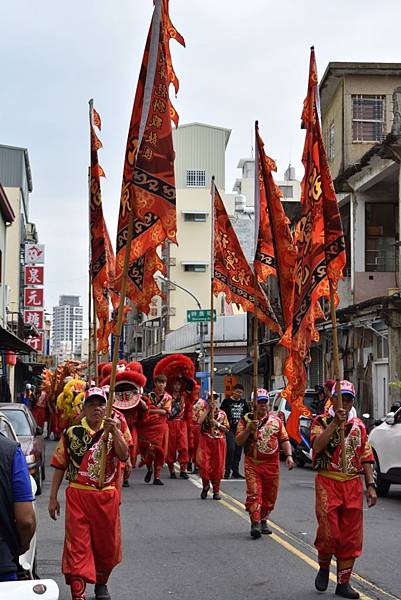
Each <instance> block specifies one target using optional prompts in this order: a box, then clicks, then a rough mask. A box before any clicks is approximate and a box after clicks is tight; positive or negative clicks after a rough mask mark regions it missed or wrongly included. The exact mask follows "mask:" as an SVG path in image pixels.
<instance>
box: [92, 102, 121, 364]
mask: <svg viewBox="0 0 401 600" xmlns="http://www.w3.org/2000/svg"><path fill="white" fill-rule="evenodd" d="M89 125H90V139H91V166H90V206H89V221H90V237H91V264H90V271H91V278H92V287H93V295H94V298H95V305H96V315H97V318H98V320H99V327H98V331H97V335H98V344H97V345H98V351H99V352H102V353H107V352H108V346H109V341H108V334H107V333H106V332H107V324H108V322H109V316H110V300H109V296H110V286H111V282H112V281H113V280H114V269H115V258H114V252H113V248H112V245H111V242H110V237H109V233H108V231H107V227H106V222H105V220H104V216H103V207H102V194H101V189H100V177H101V176H104V172H103V169H102V168H101V166H100V165H99V161H98V155H97V151H98V149H99V148H101V147H102V144H101V142H100V140H99V138H98V137H97V135H96V133H95V126H99V125H100V117H99V114H98V113H97V112H96V111H95V110H94V108H93V102H92V101H91V102H90V111H89Z"/></svg>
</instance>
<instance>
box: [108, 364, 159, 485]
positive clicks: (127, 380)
mask: <svg viewBox="0 0 401 600" xmlns="http://www.w3.org/2000/svg"><path fill="white" fill-rule="evenodd" d="M111 366H112V363H107V364H106V365H105V366H104V367H103V369H102V377H103V379H102V380H101V382H100V385H101V387H106V386H109V385H110V379H111ZM145 384H146V377H145V376H144V375H143V372H142V365H141V364H140V363H138V362H131V363H127V364H125V363H120V364H119V365H118V367H117V372H116V383H115V393H114V402H113V407H114V408H115V409H116V410H118V411H121V412H122V414H123V416H124V417H125V420H126V422H127V425H128V427H129V430H130V432H131V437H132V445H131V446H130V449H129V450H130V460H129V461H127V463H125V468H124V473H123V486H124V487H128V486H129V476H130V474H131V470H132V469H133V468H135V465H136V461H137V457H138V449H139V446H138V431H137V426H138V424H139V423H142V422H145V421H146V419H147V417H148V409H149V406H148V402H147V401H146V398H144V397H143V396H142V392H143V387H144V386H145Z"/></svg>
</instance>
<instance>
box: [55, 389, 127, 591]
mask: <svg viewBox="0 0 401 600" xmlns="http://www.w3.org/2000/svg"><path fill="white" fill-rule="evenodd" d="M105 407H106V393H105V391H104V390H102V389H101V388H97V387H94V388H89V390H88V391H87V392H86V393H85V400H84V406H83V415H84V416H83V418H82V420H81V422H80V424H79V425H73V426H72V427H70V428H69V429H67V430H66V432H65V433H64V434H63V436H62V437H61V439H60V442H59V444H58V446H57V448H56V450H55V452H54V455H53V457H52V461H51V465H52V467H54V473H53V481H52V486H51V491H50V499H49V514H50V516H51V518H52V519H54V520H56V519H57V515H59V514H60V504H59V502H58V499H57V494H58V490H59V488H60V485H61V482H62V480H63V477H64V473H65V471H67V479H68V481H69V486H68V488H67V490H66V516H65V540H64V552H63V567H62V568H63V573H64V576H65V579H66V582H67V584H69V585H70V586H71V595H72V598H73V600H85V599H86V595H85V588H86V584H87V583H94V584H95V595H96V600H110V594H109V591H108V589H107V581H108V578H109V576H110V573H111V571H112V569H113V568H114V567H115V566H116V565H117V564H118V563H119V562H120V561H121V530H120V511H119V504H120V495H119V492H118V490H117V489H116V479H117V477H118V472H119V466H120V461H124V462H125V461H127V460H128V444H127V440H130V437H131V436H130V433H129V430H128V428H127V429H126V432H125V435H123V434H122V433H121V431H120V430H119V429H118V427H117V421H116V420H114V419H113V418H108V419H105V418H104V414H105ZM104 437H105V438H106V439H107V455H106V476H105V486H104V487H103V488H102V489H99V488H98V481H99V470H100V457H101V451H102V450H101V449H102V446H103V438H104ZM105 542H106V543H105Z"/></svg>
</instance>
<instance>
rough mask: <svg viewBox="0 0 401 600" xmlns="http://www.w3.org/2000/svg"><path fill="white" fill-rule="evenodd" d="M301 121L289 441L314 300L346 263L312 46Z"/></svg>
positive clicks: (312, 328) (312, 331)
mask: <svg viewBox="0 0 401 600" xmlns="http://www.w3.org/2000/svg"><path fill="white" fill-rule="evenodd" d="M302 122H303V124H304V126H305V127H306V137H305V146H304V151H303V156H302V162H303V164H304V166H305V175H304V179H303V182H302V198H301V202H302V213H301V218H300V220H299V222H298V224H297V228H296V236H295V237H296V245H297V251H298V256H297V262H296V267H295V273H294V277H295V286H294V308H293V320H292V326H291V327H288V328H287V331H286V332H285V335H284V337H283V340H282V343H283V345H285V346H286V347H287V348H288V349H289V357H288V359H287V362H286V365H285V375H286V376H287V379H288V385H287V388H286V390H285V393H284V394H283V395H285V396H286V397H287V398H288V400H289V401H290V402H291V404H292V408H291V417H290V419H289V421H288V424H287V425H288V431H289V433H290V435H291V436H292V437H294V438H295V439H297V438H298V439H299V432H298V422H299V415H300V414H301V413H302V411H304V410H305V407H304V406H303V396H304V391H305V388H306V382H307V377H306V369H305V361H307V360H308V358H309V348H310V346H311V344H312V342H314V341H318V339H319V333H318V330H317V326H316V322H317V320H318V319H319V318H324V314H323V311H322V309H321V307H320V303H319V299H320V298H321V297H326V298H329V297H330V286H329V282H331V284H332V285H333V287H334V289H337V283H338V279H339V278H340V277H342V273H343V269H344V266H345V262H346V255H345V242H344V234H343V231H342V225H341V218H340V213H339V210H338V204H337V198H336V194H335V191H334V186H333V182H332V179H331V174H330V170H329V166H328V162H327V157H326V152H325V149H324V145H323V139H322V130H321V125H320V115H319V97H318V77H317V69H316V61H315V53H314V50H313V48H312V50H311V56H310V67H309V83H308V95H307V98H306V100H305V102H304V108H303V112H302Z"/></svg>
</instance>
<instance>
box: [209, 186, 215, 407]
mask: <svg viewBox="0 0 401 600" xmlns="http://www.w3.org/2000/svg"><path fill="white" fill-rule="evenodd" d="M210 194H211V205H212V208H211V212H210V221H211V250H210V342H209V344H210V350H209V356H210V407H211V408H212V415H211V419H213V413H214V409H215V401H214V396H213V392H214V293H213V278H214V195H215V183H214V176H213V177H212V186H211V191H210Z"/></svg>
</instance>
